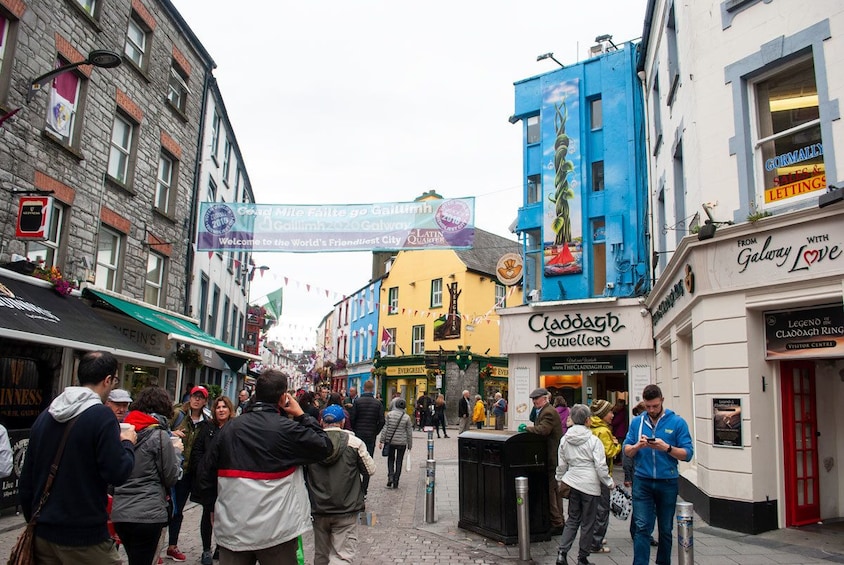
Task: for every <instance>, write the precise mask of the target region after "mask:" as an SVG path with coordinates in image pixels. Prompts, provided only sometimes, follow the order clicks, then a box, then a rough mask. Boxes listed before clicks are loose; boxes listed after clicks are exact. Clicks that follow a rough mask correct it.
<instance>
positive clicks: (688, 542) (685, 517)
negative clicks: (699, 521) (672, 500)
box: [676, 502, 695, 565]
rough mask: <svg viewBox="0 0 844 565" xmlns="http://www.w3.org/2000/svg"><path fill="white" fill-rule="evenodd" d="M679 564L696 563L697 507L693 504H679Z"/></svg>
mask: <svg viewBox="0 0 844 565" xmlns="http://www.w3.org/2000/svg"><path fill="white" fill-rule="evenodd" d="M676 511H677V563H678V565H694V562H695V540H694V532H695V518H694V514H695V507H694V505H693V504H692V503H691V502H678V503H677V507H676Z"/></svg>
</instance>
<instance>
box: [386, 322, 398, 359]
mask: <svg viewBox="0 0 844 565" xmlns="http://www.w3.org/2000/svg"><path fill="white" fill-rule="evenodd" d="M384 331H386V332H387V333H388V334H389V336H390V343H388V344H387V349H386V351H387V353H386V354H387V355H392V356H395V354H396V328H384Z"/></svg>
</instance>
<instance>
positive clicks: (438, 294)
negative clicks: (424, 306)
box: [431, 279, 443, 308]
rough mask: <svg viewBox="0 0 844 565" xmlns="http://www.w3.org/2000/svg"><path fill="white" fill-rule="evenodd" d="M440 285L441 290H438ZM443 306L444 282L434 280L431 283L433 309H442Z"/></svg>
mask: <svg viewBox="0 0 844 565" xmlns="http://www.w3.org/2000/svg"><path fill="white" fill-rule="evenodd" d="M437 283H439V288H437V286H438V285H437ZM442 305H443V280H442V279H434V280H432V281H431V308H442Z"/></svg>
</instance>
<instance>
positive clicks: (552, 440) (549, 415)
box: [525, 388, 565, 535]
mask: <svg viewBox="0 0 844 565" xmlns="http://www.w3.org/2000/svg"><path fill="white" fill-rule="evenodd" d="M550 396H551V395H550V394H548V391H547V390H546V389H544V388H537V389H534V390H533V392H531V393H530V398H531V399H532V400H533V407H534V408H535V409H536V410H537V413H536V422H534V425H533V426H527V428H525V431H526V432H528V433H531V434H538V435H541V436H545V438H546V444H547V447H546V452H547V468H548V495H549V497H550V504H549V509H550V511H551V534H552V535H558V534H561V533H563V526H565V521H564V520H563V503H562V500H561V499H560V497H559V495H558V494H557V479H556V478H555V477H554V473H555V471H556V469H557V448H558V447H559V446H560V438H562V437H563V426H562V425H560V415H559V414H557V411H556V410H554V407H553V406H551V403H550V402H548V398H549V397H550Z"/></svg>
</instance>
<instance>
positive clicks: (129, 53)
mask: <svg viewBox="0 0 844 565" xmlns="http://www.w3.org/2000/svg"><path fill="white" fill-rule="evenodd" d="M133 32H134V33H135V34H138V35H139V37H133ZM148 33H149V32H148V31H147V30H145V29H144V27H143V26H142V25H141V23H140V22H138V21H137V20H136V19H135V15H134V13H133V14H132V16H130V17H129V23H128V25H127V26H126V43H125V45H124V46H123V53H124V54H125V55H126V57H127V58H128V59H129V60H130V61H132V63H134V64H135V66H136V67H138V68H139V69H144V68H146V60H147V56H146V55H147V34H148Z"/></svg>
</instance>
